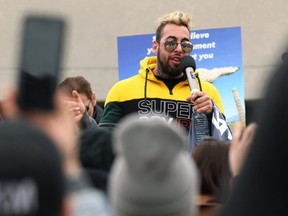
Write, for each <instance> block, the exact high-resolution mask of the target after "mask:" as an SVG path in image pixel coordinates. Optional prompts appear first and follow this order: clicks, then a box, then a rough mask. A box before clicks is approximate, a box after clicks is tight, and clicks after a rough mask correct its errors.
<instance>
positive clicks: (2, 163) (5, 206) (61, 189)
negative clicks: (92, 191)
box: [0, 121, 72, 216]
mask: <svg viewBox="0 0 288 216" xmlns="http://www.w3.org/2000/svg"><path fill="white" fill-rule="evenodd" d="M71 204H72V203H71V202H70V199H69V198H68V196H67V193H66V187H65V178H64V170H63V169H62V158H61V156H60V154H59V152H58V150H57V148H56V146H55V144H54V143H53V142H52V141H51V139H50V138H49V137H48V136H46V135H45V134H44V133H43V132H42V131H41V130H39V129H38V128H36V127H35V126H33V125H32V124H29V123H27V122H24V121H11V122H7V123H5V124H3V125H0V215H2V216H26V215H31V216H68V215H70V213H71V207H72V206H71Z"/></svg>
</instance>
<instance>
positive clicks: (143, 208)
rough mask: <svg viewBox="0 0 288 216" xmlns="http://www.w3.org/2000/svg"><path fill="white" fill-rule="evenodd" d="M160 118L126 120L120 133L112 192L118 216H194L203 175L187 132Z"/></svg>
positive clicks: (117, 132)
mask: <svg viewBox="0 0 288 216" xmlns="http://www.w3.org/2000/svg"><path fill="white" fill-rule="evenodd" d="M182 132H183V131H180V130H179V128H177V127H176V126H175V125H173V124H172V125H169V124H167V123H166V122H164V121H163V120H161V119H160V118H157V119H156V118H154V119H150V120H139V119H138V118H137V117H136V116H135V115H134V114H132V115H129V116H127V117H125V118H124V119H123V120H122V121H121V122H120V124H119V126H118V127H117V129H116V130H115V136H114V142H113V146H114V150H115V152H116V159H115V162H114V164H113V166H112V170H111V173H110V181H109V188H108V192H109V194H110V199H111V203H112V207H113V208H114V210H115V214H116V215H118V216H125V215H129V216H133V215H137V216H141V215H143V216H144V215H145V216H146V215H151V216H154V215H155V216H156V215H157V216H161V215H163V216H164V215H171V216H172V215H175V216H176V215H177V216H182V215H183V216H184V215H185V216H187V215H193V214H194V213H195V212H196V211H197V210H196V208H195V204H196V199H197V196H198V190H199V188H198V187H199V185H198V183H199V181H198V173H197V170H196V167H195V164H194V162H193V160H191V158H190V157H189V156H188V155H187V152H186V151H185V148H184V145H185V141H184V134H183V133H182Z"/></svg>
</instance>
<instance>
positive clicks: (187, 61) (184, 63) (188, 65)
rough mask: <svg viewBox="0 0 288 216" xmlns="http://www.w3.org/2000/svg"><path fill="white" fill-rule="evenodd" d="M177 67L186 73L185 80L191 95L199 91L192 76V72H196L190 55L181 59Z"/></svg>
mask: <svg viewBox="0 0 288 216" xmlns="http://www.w3.org/2000/svg"><path fill="white" fill-rule="evenodd" d="M179 67H180V69H181V70H182V71H185V73H186V76H187V80H188V83H189V86H190V89H191V94H193V93H195V92H197V91H199V89H198V87H197V83H196V80H195V75H194V71H195V70H196V63H195V60H194V58H193V57H192V56H190V55H188V56H184V57H182V59H181V61H180V66H179Z"/></svg>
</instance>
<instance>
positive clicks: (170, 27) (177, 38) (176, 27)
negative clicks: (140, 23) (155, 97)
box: [152, 11, 193, 79]
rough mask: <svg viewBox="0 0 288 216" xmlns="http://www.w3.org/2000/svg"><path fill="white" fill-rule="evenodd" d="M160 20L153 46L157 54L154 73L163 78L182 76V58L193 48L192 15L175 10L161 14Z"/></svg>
mask: <svg viewBox="0 0 288 216" xmlns="http://www.w3.org/2000/svg"><path fill="white" fill-rule="evenodd" d="M158 22H159V23H160V24H159V26H158V28H157V30H156V40H155V41H154V42H153V46H152V50H153V52H154V53H155V54H157V66H156V67H155V69H154V70H153V71H154V74H155V75H158V76H159V77H162V78H170V79H171V78H180V77H182V76H183V71H182V69H181V68H180V67H179V65H180V60H181V58H182V57H183V56H186V55H189V54H190V53H191V52H192V49H193V45H192V43H191V42H190V30H191V23H190V22H191V16H190V15H188V14H186V13H184V12H182V11H175V12H172V13H169V14H165V15H163V16H161V17H160V18H159V19H158ZM175 50H176V51H177V52H174V51H175Z"/></svg>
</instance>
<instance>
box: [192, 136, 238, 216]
mask: <svg viewBox="0 0 288 216" xmlns="http://www.w3.org/2000/svg"><path fill="white" fill-rule="evenodd" d="M229 148H230V145H229V144H228V143H226V142H223V141H219V140H216V139H214V138H205V139H204V140H202V141H201V142H200V143H199V144H198V145H197V147H196V148H195V149H194V151H193V152H192V159H194V161H195V163H196V166H197V167H198V169H199V172H200V179H201V181H200V182H201V183H200V195H199V199H198V206H199V207H200V209H199V210H200V212H202V214H203V212H206V214H207V215H208V212H210V213H209V215H213V214H215V213H216V212H218V211H219V210H220V208H221V206H222V205H223V204H224V203H225V202H226V200H227V198H228V196H229V193H230V182H231V178H232V175H231V172H230V166H229V157H228V156H229ZM200 215H201V214H200Z"/></svg>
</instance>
